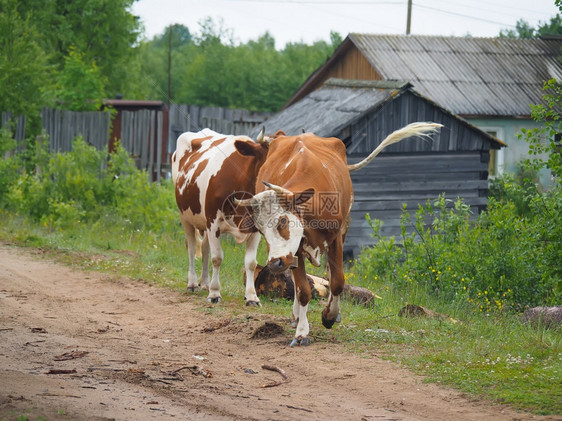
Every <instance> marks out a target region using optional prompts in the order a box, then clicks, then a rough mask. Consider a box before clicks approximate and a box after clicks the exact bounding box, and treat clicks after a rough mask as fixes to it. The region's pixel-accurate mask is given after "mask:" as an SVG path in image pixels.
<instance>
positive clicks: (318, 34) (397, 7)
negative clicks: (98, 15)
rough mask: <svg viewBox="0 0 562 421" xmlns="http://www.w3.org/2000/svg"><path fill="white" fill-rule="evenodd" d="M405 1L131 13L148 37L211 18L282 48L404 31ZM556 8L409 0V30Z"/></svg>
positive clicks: (186, 0)
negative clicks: (335, 34)
mask: <svg viewBox="0 0 562 421" xmlns="http://www.w3.org/2000/svg"><path fill="white" fill-rule="evenodd" d="M407 3H408V2H407V0H347V1H346V0H137V1H136V2H135V3H134V5H133V9H132V12H133V14H135V15H137V16H139V17H140V18H141V20H142V22H143V24H144V27H145V36H146V37H147V38H148V39H151V38H152V37H153V36H154V35H157V34H161V33H162V32H163V31H164V29H165V28H166V26H167V25H170V24H174V23H180V24H183V25H185V26H187V27H188V28H189V31H190V32H191V34H192V35H193V34H197V33H199V32H200V25H199V23H200V22H201V21H202V20H203V19H204V18H206V17H211V18H213V20H214V21H215V23H216V24H219V23H220V22H221V19H222V26H223V27H224V28H225V29H229V30H230V31H232V33H233V35H234V39H235V41H237V42H243V43H246V42H247V41H249V40H256V39H257V38H258V37H259V36H260V35H263V34H264V33H265V32H266V31H269V33H270V34H271V35H272V36H273V37H274V39H275V46H276V48H278V49H282V48H283V47H284V46H285V44H286V43H287V42H301V41H302V42H304V43H306V44H311V43H313V42H314V41H318V40H324V41H329V40H330V31H332V30H333V31H336V32H339V34H340V35H341V36H342V38H345V37H346V36H347V34H348V33H350V32H360V33H373V34H404V33H405V32H406V13H407ZM557 12H558V9H557V8H556V6H555V5H554V0H413V10H412V24H411V33H412V34H417V35H446V36H464V35H466V34H467V33H470V34H471V35H472V36H475V37H495V36H497V35H498V34H499V31H500V29H514V28H515V23H516V22H517V20H518V19H520V18H523V19H525V20H526V21H527V22H529V23H530V24H531V25H532V26H533V27H536V26H537V24H538V22H539V21H540V22H547V21H549V20H550V18H551V17H553V16H555V15H556V13H557Z"/></svg>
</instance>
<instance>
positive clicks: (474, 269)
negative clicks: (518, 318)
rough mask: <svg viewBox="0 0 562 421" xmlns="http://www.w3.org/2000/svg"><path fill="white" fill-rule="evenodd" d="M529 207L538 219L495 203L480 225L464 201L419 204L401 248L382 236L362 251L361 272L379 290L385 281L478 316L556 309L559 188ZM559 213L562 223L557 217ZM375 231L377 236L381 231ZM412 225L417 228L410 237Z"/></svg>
mask: <svg viewBox="0 0 562 421" xmlns="http://www.w3.org/2000/svg"><path fill="white" fill-rule="evenodd" d="M530 206H531V208H530V209H531V210H532V212H533V213H532V214H531V215H529V216H528V217H521V216H520V215H519V213H518V211H517V209H516V206H515V205H514V204H513V203H512V202H506V203H502V202H499V201H496V200H494V199H493V198H491V199H490V203H489V206H488V210H487V211H486V212H484V213H482V214H481V215H480V216H479V217H478V218H477V219H476V220H471V211H470V208H469V207H468V206H467V205H466V204H465V203H464V202H463V201H462V200H459V199H457V200H456V201H455V202H452V201H451V200H449V199H446V198H445V197H444V196H440V197H439V198H438V199H437V200H435V201H433V202H432V201H428V202H427V203H426V204H425V205H424V206H419V208H418V210H417V211H416V213H415V220H414V221H412V220H411V217H410V215H409V214H408V212H407V210H406V209H404V212H403V215H402V220H401V227H402V242H401V244H398V243H396V242H395V240H394V239H393V238H379V241H378V243H377V244H376V245H375V246H374V247H372V248H369V249H365V250H363V252H362V253H361V255H360V257H359V259H358V262H357V264H356V268H355V272H356V273H357V274H358V275H359V278H360V279H369V280H372V284H374V285H371V287H374V288H378V285H377V284H380V283H381V282H382V283H385V282H386V283H388V285H391V286H392V287H393V288H395V289H397V290H400V291H402V293H403V295H405V296H406V297H409V298H410V299H411V297H415V296H417V294H418V291H419V290H420V289H421V290H422V291H424V292H425V293H427V294H429V295H433V296H435V297H437V298H438V299H440V300H443V301H444V302H450V303H456V304H459V305H463V306H464V305H468V306H470V307H472V308H473V309H474V310H476V311H486V312H490V311H499V310H504V309H508V308H511V309H515V310H520V309H521V308H523V307H526V306H533V305H545V304H546V305H553V304H557V303H558V302H559V300H560V287H561V281H562V273H561V267H560V263H559V258H560V256H561V255H562V247H561V244H560V241H559V239H560V238H562V237H561V236H562V232H561V229H560V226H562V220H560V219H561V218H560V215H562V212H561V211H562V195H561V194H560V190H559V189H558V190H556V192H554V191H552V192H550V193H548V194H543V195H541V196H540V199H539V198H537V199H536V200H534V201H532V202H531V204H530ZM554 212H558V214H557V215H558V216H557V218H554V219H557V220H558V223H557V222H556V221H555V220H553V219H552V218H551V216H552V215H553V214H554ZM556 224H557V226H555V225H556ZM373 227H374V228H375V233H376V232H377V229H378V227H379V225H378V224H377V223H373ZM409 227H414V228H415V229H414V231H413V232H411V233H410V234H408V228H409ZM376 235H378V234H376ZM556 236H558V237H556Z"/></svg>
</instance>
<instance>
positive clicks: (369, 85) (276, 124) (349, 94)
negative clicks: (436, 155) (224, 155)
mask: <svg viewBox="0 0 562 421" xmlns="http://www.w3.org/2000/svg"><path fill="white" fill-rule="evenodd" d="M406 91H409V92H412V93H413V94H414V95H416V96H418V97H420V98H423V100H424V101H426V102H427V103H428V104H430V105H431V107H435V108H440V109H441V111H443V112H444V113H445V114H446V115H448V116H450V117H451V118H454V119H457V120H458V121H461V122H462V124H464V125H466V126H468V127H469V128H470V130H474V131H476V132H478V133H479V134H480V135H481V137H482V138H485V139H488V140H489V141H491V142H493V143H494V149H498V148H499V147H501V146H505V144H504V143H503V142H501V141H500V140H498V139H496V138H494V137H493V136H490V135H489V134H487V133H485V132H482V131H481V130H480V129H478V128H477V127H475V126H473V125H472V124H470V123H468V122H467V121H466V120H464V119H461V118H459V117H458V116H456V115H454V114H451V112H450V111H449V110H447V109H446V108H443V107H442V106H441V105H440V104H437V103H436V102H435V101H432V100H431V99H429V98H426V97H424V96H423V95H420V94H419V93H418V92H416V91H414V90H413V89H412V85H411V84H409V83H405V82H389V81H366V80H346V79H337V78H332V79H328V80H327V81H326V82H325V83H324V85H323V86H322V87H321V88H320V89H317V90H315V91H313V92H311V93H309V94H308V95H306V96H305V97H303V98H302V99H300V100H299V101H297V102H295V103H294V104H292V105H291V106H289V107H287V108H285V109H284V110H282V111H280V112H279V113H277V114H275V115H274V116H272V117H270V118H269V119H267V120H266V121H265V122H264V124H265V128H266V132H267V133H274V132H276V131H277V130H283V131H284V132H285V133H286V134H287V135H298V134H300V133H302V132H303V130H304V131H306V132H312V133H314V134H316V135H318V136H322V137H330V136H338V135H340V133H341V131H342V130H343V129H345V128H346V127H348V126H350V125H351V124H354V123H355V122H357V121H358V120H359V119H360V118H363V117H364V116H365V115H367V114H368V113H371V112H375V111H376V110H378V109H379V108H380V107H383V106H384V105H385V104H386V102H387V101H392V100H393V98H395V97H398V96H399V95H401V94H403V93H404V92H406ZM414 114H415V113H414ZM260 130H261V127H259V128H256V129H254V131H253V132H252V133H251V134H250V135H251V136H252V137H254V138H255V137H256V136H257V135H258V132H259V131H260Z"/></svg>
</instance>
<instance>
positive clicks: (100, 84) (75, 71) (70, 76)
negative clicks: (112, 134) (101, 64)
mask: <svg viewBox="0 0 562 421" xmlns="http://www.w3.org/2000/svg"><path fill="white" fill-rule="evenodd" d="M105 83H106V81H105V78H104V77H103V75H102V74H101V73H100V70H99V68H98V67H97V65H96V63H95V62H91V63H88V62H87V61H86V59H85V54H84V53H81V52H79V51H76V49H74V48H73V47H71V48H70V51H69V54H68V56H67V57H65V65H64V69H62V70H61V71H60V72H58V74H57V77H56V84H55V87H54V90H53V92H52V94H51V95H50V96H51V97H52V98H53V99H54V101H55V104H54V105H55V106H58V107H60V108H63V109H65V110H73V111H96V110H99V109H100V106H101V104H102V101H103V98H104V85H105Z"/></svg>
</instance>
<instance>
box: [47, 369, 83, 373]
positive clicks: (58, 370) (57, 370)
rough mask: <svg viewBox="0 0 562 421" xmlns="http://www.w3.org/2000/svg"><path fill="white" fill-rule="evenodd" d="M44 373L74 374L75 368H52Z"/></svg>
mask: <svg viewBox="0 0 562 421" xmlns="http://www.w3.org/2000/svg"><path fill="white" fill-rule="evenodd" d="M45 374H76V370H75V369H74V368H73V369H72V370H60V369H56V368H52V369H50V370H49V371H47V373H45Z"/></svg>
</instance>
